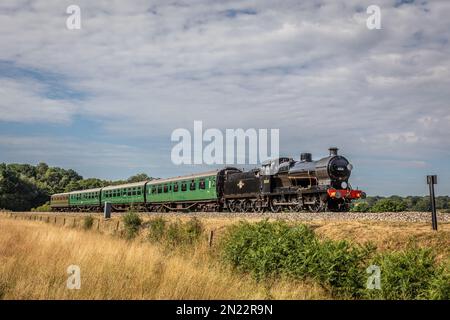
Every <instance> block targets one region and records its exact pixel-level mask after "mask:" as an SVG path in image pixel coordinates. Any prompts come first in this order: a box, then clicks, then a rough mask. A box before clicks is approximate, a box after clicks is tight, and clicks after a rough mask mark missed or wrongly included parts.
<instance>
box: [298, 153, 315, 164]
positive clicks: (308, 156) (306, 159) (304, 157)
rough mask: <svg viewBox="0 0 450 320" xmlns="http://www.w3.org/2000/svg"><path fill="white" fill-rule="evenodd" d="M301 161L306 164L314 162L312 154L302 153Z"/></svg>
mask: <svg viewBox="0 0 450 320" xmlns="http://www.w3.org/2000/svg"><path fill="white" fill-rule="evenodd" d="M300 161H304V162H311V161H312V154H311V153H307V152H305V153H301V154H300Z"/></svg>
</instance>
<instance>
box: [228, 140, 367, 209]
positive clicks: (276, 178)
mask: <svg viewBox="0 0 450 320" xmlns="http://www.w3.org/2000/svg"><path fill="white" fill-rule="evenodd" d="M329 151H330V154H329V156H328V157H325V158H322V159H320V160H317V161H313V160H312V155H311V154H310V153H302V154H301V156H300V161H294V160H293V159H292V158H284V157H283V158H279V159H276V160H270V161H267V162H265V163H263V164H262V166H261V167H260V168H257V169H253V170H250V171H240V170H238V169H234V168H229V169H228V170H226V172H225V175H224V178H223V179H224V181H223V201H224V207H226V208H228V210H230V211H231V212H241V211H255V212H260V211H264V210H267V209H268V210H270V211H272V212H280V211H282V210H289V211H299V210H309V211H312V212H319V211H325V210H331V211H347V210H348V208H349V204H350V202H351V201H352V200H354V199H359V198H364V197H365V194H364V192H362V191H360V190H353V189H351V187H350V184H349V181H348V179H349V178H350V174H351V171H352V169H353V167H352V165H351V164H350V162H349V161H348V160H347V159H346V158H345V157H343V156H341V155H338V149H337V148H330V149H329Z"/></svg>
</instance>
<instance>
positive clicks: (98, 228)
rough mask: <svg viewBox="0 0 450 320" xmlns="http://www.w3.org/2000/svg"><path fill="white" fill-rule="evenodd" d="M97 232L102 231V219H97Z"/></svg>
mask: <svg viewBox="0 0 450 320" xmlns="http://www.w3.org/2000/svg"><path fill="white" fill-rule="evenodd" d="M97 230H100V219H97Z"/></svg>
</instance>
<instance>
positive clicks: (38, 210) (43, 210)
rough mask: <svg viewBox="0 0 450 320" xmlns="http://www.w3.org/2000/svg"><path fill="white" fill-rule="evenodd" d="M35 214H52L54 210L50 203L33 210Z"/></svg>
mask: <svg viewBox="0 0 450 320" xmlns="http://www.w3.org/2000/svg"><path fill="white" fill-rule="evenodd" d="M31 211H33V212H50V211H52V208H51V207H50V203H48V202H46V203H44V204H43V205H42V206H39V207H36V208H33V209H31Z"/></svg>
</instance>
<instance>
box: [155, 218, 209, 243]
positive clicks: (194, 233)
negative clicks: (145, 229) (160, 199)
mask: <svg viewBox="0 0 450 320" xmlns="http://www.w3.org/2000/svg"><path fill="white" fill-rule="evenodd" d="M202 234H203V225H202V223H201V222H200V220H198V219H197V218H195V217H193V218H192V219H190V220H189V221H187V222H185V223H183V222H181V221H180V220H177V221H175V222H172V223H168V222H167V221H166V220H164V219H163V218H162V217H159V218H155V219H153V220H151V221H150V223H149V234H148V238H149V240H150V241H157V242H161V243H164V244H165V245H168V246H170V247H175V246H180V245H191V244H194V243H195V242H197V240H198V239H199V238H200V236H201V235H202Z"/></svg>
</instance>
